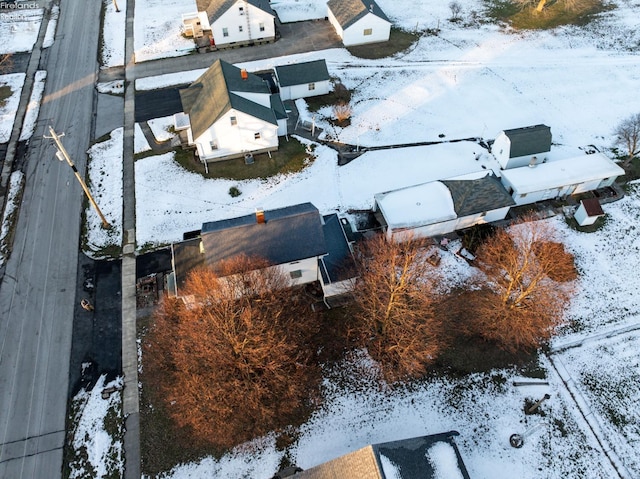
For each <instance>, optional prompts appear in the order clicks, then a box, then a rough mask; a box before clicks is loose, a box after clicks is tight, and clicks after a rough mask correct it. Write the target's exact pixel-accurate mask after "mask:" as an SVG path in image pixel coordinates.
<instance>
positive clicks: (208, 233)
mask: <svg viewBox="0 0 640 479" xmlns="http://www.w3.org/2000/svg"><path fill="white" fill-rule="evenodd" d="M171 251H172V267H173V271H172V277H171V279H170V282H171V285H172V286H171V287H172V288H173V290H172V292H173V294H175V295H176V296H180V292H179V290H180V288H181V287H182V286H183V285H184V282H185V279H186V277H187V275H188V273H189V272H190V271H191V270H193V269H194V268H196V267H199V266H207V267H209V268H211V269H213V270H214V271H216V268H217V266H218V265H219V264H220V263H221V262H222V261H226V260H230V259H233V258H235V257H238V256H246V257H258V258H262V259H264V260H266V261H267V262H268V263H269V264H271V265H273V266H272V267H277V268H279V269H280V270H281V271H283V272H284V273H285V274H286V275H287V276H288V278H289V285H290V286H296V285H304V284H307V283H313V282H315V281H319V282H320V284H321V286H322V288H323V291H324V292H325V297H330V296H336V295H340V294H344V293H345V292H347V291H349V289H350V285H351V284H352V282H353V279H352V278H351V276H350V275H349V272H350V268H349V264H350V262H352V261H353V258H352V256H351V249H350V245H349V243H348V241H347V239H346V236H345V233H344V230H343V229H342V226H341V222H340V220H339V219H338V217H337V215H335V214H333V215H327V216H324V217H323V216H321V215H320V213H319V211H318V209H317V208H316V207H315V206H313V205H312V204H311V203H302V204H298V205H293V206H287V207H284V208H278V209H274V210H267V211H262V210H260V211H256V213H255V214H250V215H245V216H241V217H238V218H230V219H226V220H220V221H213V222H208V223H204V224H203V225H202V230H201V231H200V232H199V236H196V237H195V238H192V239H189V240H185V241H183V242H181V243H175V244H173V245H172V248H171ZM351 270H352V268H351ZM171 287H170V290H171Z"/></svg>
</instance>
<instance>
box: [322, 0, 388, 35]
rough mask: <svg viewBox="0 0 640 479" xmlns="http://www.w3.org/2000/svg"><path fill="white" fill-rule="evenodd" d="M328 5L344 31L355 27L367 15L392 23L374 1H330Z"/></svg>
mask: <svg viewBox="0 0 640 479" xmlns="http://www.w3.org/2000/svg"><path fill="white" fill-rule="evenodd" d="M328 5H329V9H330V10H331V11H332V12H333V16H334V17H336V20H337V21H338V23H339V24H340V26H341V27H342V28H343V29H344V28H348V27H349V26H350V25H353V24H354V23H355V22H357V21H358V20H360V19H361V18H362V17H364V16H365V15H367V13H373V14H374V15H376V16H377V17H380V18H382V19H383V20H386V21H387V22H389V23H391V21H390V20H389V19H388V18H387V16H386V15H385V14H384V12H383V11H382V9H381V8H380V7H379V6H378V4H377V3H376V2H375V1H374V0H329V2H328Z"/></svg>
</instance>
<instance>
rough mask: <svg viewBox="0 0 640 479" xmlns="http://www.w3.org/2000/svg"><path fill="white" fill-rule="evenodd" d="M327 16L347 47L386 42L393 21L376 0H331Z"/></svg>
mask: <svg viewBox="0 0 640 479" xmlns="http://www.w3.org/2000/svg"><path fill="white" fill-rule="evenodd" d="M327 5H328V13H327V18H328V19H329V22H331V25H333V28H335V29H336V33H337V34H338V36H339V37H340V38H341V39H342V43H343V44H344V46H345V47H348V46H353V45H362V44H364V43H376V42H386V41H387V40H389V34H390V33H391V21H390V20H389V19H388V18H387V16H386V15H385V14H384V12H383V11H382V9H381V8H380V7H379V6H378V4H377V3H376V2H375V1H374V0H329V2H328V4H327Z"/></svg>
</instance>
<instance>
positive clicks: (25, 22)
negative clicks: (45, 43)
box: [0, 8, 43, 55]
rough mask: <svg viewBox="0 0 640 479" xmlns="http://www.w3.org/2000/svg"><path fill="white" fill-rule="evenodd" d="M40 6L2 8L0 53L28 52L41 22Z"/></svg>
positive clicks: (34, 40)
mask: <svg viewBox="0 0 640 479" xmlns="http://www.w3.org/2000/svg"><path fill="white" fill-rule="evenodd" d="M42 14H43V11H42V9H41V8H30V9H24V10H22V9H21V10H2V11H1V12H0V38H1V39H2V41H1V42H0V55H1V54H3V53H18V52H30V51H31V50H32V49H33V45H34V44H35V43H36V40H37V39H38V31H39V30H40V24H41V23H42Z"/></svg>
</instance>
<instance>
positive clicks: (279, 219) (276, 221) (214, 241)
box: [202, 203, 327, 269]
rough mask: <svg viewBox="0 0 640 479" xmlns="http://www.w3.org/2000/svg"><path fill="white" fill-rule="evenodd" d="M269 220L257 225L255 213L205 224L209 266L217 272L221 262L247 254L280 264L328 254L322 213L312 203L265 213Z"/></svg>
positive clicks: (206, 254) (203, 237) (205, 248)
mask: <svg viewBox="0 0 640 479" xmlns="http://www.w3.org/2000/svg"><path fill="white" fill-rule="evenodd" d="M265 219H266V222H265V223H263V224H260V223H257V222H256V215H255V214H251V215H246V216H241V217H239V218H231V219H227V220H221V221H214V222H210V223H204V224H203V225H202V241H203V243H204V250H205V258H206V261H207V264H208V265H209V266H211V267H213V268H214V269H215V265H216V264H217V263H218V262H219V261H222V260H226V259H231V258H234V257H236V256H238V255H246V256H250V257H253V256H257V257H261V258H264V259H266V260H267V261H269V262H270V263H271V264H274V265H277V264H285V263H290V262H292V261H298V260H302V259H305V258H312V257H314V256H321V255H324V254H326V252H327V247H326V244H325V241H324V234H323V232H322V222H321V219H320V213H319V212H318V209H317V208H316V207H315V206H313V205H312V204H311V203H302V204H299V205H294V206H288V207H286V208H280V209H275V210H268V211H265Z"/></svg>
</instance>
